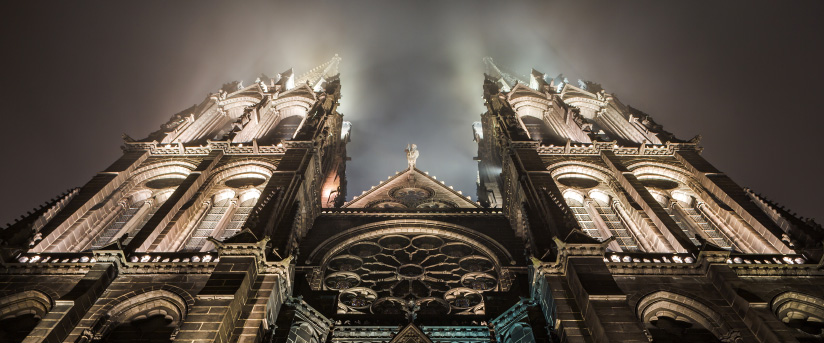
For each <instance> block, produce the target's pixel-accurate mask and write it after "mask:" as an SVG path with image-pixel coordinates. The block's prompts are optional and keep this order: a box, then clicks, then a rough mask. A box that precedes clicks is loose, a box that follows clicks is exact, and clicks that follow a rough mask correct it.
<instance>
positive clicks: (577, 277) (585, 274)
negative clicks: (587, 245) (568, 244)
mask: <svg viewBox="0 0 824 343" xmlns="http://www.w3.org/2000/svg"><path fill="white" fill-rule="evenodd" d="M566 276H567V278H566V279H567V280H566V281H567V283H568V284H569V289H570V291H571V293H572V295H573V297H574V299H575V301H576V302H577V304H578V308H579V309H580V310H581V315H582V316H583V318H584V320H585V321H586V323H587V327H588V328H589V329H590V331H591V332H592V336H593V338H594V339H595V341H596V342H639V343H640V342H644V343H647V342H648V341H649V340H648V339H647V336H646V335H645V334H644V327H643V325H642V324H641V322H640V321H639V320H638V319H637V317H636V316H635V313H634V311H633V310H632V309H631V308H630V307H629V305H628V304H627V295H626V294H625V293H624V291H623V290H621V289H620V288H619V287H618V284H617V283H616V282H615V280H614V279H613V278H612V274H611V273H610V271H609V269H608V268H607V266H606V264H605V263H604V261H603V258H602V257H600V256H592V257H589V256H587V257H584V256H574V257H570V258H569V262H568V265H567V275H566Z"/></svg>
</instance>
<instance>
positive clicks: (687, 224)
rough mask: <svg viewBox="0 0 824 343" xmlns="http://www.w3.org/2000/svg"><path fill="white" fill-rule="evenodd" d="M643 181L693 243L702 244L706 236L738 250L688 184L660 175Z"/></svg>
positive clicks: (712, 240) (721, 244) (717, 244)
mask: <svg viewBox="0 0 824 343" xmlns="http://www.w3.org/2000/svg"><path fill="white" fill-rule="evenodd" d="M641 183H642V184H643V185H644V186H645V187H647V189H649V191H650V193H651V194H652V196H653V197H654V198H655V200H656V201H658V203H660V204H661V206H662V207H664V210H666V212H667V214H668V215H669V216H670V218H672V219H673V220H674V221H675V223H676V224H678V227H679V228H681V231H682V232H684V234H685V235H686V236H687V237H688V238H689V239H690V241H691V242H692V243H693V244H695V245H696V246H699V245H701V242H700V241H701V240H702V239H703V240H706V241H708V242H710V243H712V244H714V245H716V246H718V247H720V248H722V249H727V250H739V248H738V247H737V246H736V244H735V243H734V242H733V240H731V239H730V238H729V237H728V236H727V235H726V234H725V233H724V232H723V231H722V230H721V228H720V227H718V224H716V223H714V222H713V221H711V220H710V218H708V217H707V214H706V213H704V211H709V209H706V208H705V209H704V211H699V209H698V207H699V206H700V201H699V200H698V198H697V197H696V196H695V195H692V194H690V193H688V192H689V191H688V190H687V189H686V187H685V186H683V185H681V184H679V183H677V182H676V181H674V180H669V179H664V178H660V177H656V178H642V179H641ZM699 238H700V239H699Z"/></svg>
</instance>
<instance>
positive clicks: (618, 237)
mask: <svg viewBox="0 0 824 343" xmlns="http://www.w3.org/2000/svg"><path fill="white" fill-rule="evenodd" d="M593 199H594V200H595V201H594V203H593V207H594V209H595V211H596V212H598V215H599V216H600V217H601V219H602V220H603V221H604V224H605V225H606V226H607V227H606V228H607V230H609V232H610V234H612V236H613V237H615V241H616V242H617V243H618V246H620V247H621V250H623V251H639V250H640V249H639V248H638V242H637V241H636V240H635V237H633V235H632V233H631V232H630V231H629V230H628V229H627V227H626V226H625V225H624V223H623V222H622V221H621V218H619V217H618V214H616V213H615V210H613V209H612V207H611V206H609V198H608V197H607V198H606V199H603V198H602V197H598V196H593Z"/></svg>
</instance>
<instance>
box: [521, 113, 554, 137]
mask: <svg viewBox="0 0 824 343" xmlns="http://www.w3.org/2000/svg"><path fill="white" fill-rule="evenodd" d="M520 118H521V122H523V123H524V126H525V127H526V131H527V132H529V137H530V138H532V140H535V141H543V140H544V139H549V138H554V137H553V134H552V130H551V129H550V128H549V126H547V125H546V123H544V121H543V120H541V119H540V118H536V117H533V116H521V117H520Z"/></svg>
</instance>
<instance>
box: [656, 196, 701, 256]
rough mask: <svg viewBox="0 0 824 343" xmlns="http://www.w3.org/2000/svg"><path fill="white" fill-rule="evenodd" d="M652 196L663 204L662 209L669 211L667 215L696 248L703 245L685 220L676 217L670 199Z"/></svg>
mask: <svg viewBox="0 0 824 343" xmlns="http://www.w3.org/2000/svg"><path fill="white" fill-rule="evenodd" d="M652 196H653V197H654V198H655V200H657V201H658V203H659V204H661V206H662V207H664V210H665V211H667V214H668V215H669V216H670V218H672V220H673V221H675V224H678V227H679V228H680V229H681V231H682V232H684V235H686V236H687V238H689V239H690V242H692V244H695V245H696V246H698V245H701V242H699V241H698V239H696V238H695V232H693V231H692V230H691V229H690V227H689V226H688V225H687V224H686V223H684V221H683V220H681V217H680V216H676V215H675V212H674V211H673V207H672V205H671V204H670V201H669V198H667V197H666V196H664V195H661V194H658V193H652Z"/></svg>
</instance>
